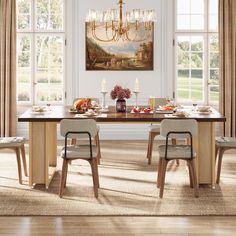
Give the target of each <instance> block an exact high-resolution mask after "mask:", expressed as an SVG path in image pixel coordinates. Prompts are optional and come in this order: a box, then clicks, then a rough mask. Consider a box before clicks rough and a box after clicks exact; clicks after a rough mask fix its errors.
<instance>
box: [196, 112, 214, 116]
mask: <svg viewBox="0 0 236 236" xmlns="http://www.w3.org/2000/svg"><path fill="white" fill-rule="evenodd" d="M197 113H198V114H200V115H209V114H211V113H212V111H197Z"/></svg>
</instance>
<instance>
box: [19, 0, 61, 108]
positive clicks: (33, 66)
mask: <svg viewBox="0 0 236 236" xmlns="http://www.w3.org/2000/svg"><path fill="white" fill-rule="evenodd" d="M64 47H65V30H64V1H63V0H17V100H18V103H29V104H38V103H39V104H40V103H44V102H45V103H46V102H52V103H62V102H63V100H64V96H63V94H64V72H65V67H64V55H65V52H64V51H65V49H64Z"/></svg>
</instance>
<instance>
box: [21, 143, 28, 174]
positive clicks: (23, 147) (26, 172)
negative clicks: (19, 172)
mask: <svg viewBox="0 0 236 236" xmlns="http://www.w3.org/2000/svg"><path fill="white" fill-rule="evenodd" d="M21 156H22V162H23V167H24V173H25V176H28V171H27V164H26V159H25V145H24V144H23V145H22V146H21Z"/></svg>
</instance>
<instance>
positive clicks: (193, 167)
mask: <svg viewBox="0 0 236 236" xmlns="http://www.w3.org/2000/svg"><path fill="white" fill-rule="evenodd" d="M189 167H190V168H191V172H192V176H193V188H194V195H195V197H199V190H198V181H197V174H196V167H195V162H194V160H191V161H189Z"/></svg>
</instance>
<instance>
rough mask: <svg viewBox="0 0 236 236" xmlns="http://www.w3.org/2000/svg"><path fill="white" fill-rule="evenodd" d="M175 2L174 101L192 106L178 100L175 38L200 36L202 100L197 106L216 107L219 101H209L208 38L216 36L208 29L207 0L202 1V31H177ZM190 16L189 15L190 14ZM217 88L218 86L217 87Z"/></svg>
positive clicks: (214, 31) (175, 6) (175, 43)
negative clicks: (201, 49) (201, 41)
mask: <svg viewBox="0 0 236 236" xmlns="http://www.w3.org/2000/svg"><path fill="white" fill-rule="evenodd" d="M177 1H178V0H175V1H174V4H173V5H174V7H173V9H174V17H173V19H174V24H173V25H174V32H173V40H174V43H173V46H174V47H173V48H174V95H175V99H176V100H177V101H178V102H180V103H183V104H190V103H191V104H192V99H191V98H189V99H181V98H178V83H177V81H178V45H177V42H178V40H177V38H178V37H179V36H189V37H191V36H202V37H203V68H202V69H203V89H204V91H203V98H202V101H197V102H198V104H202V105H203V104H211V105H218V103H219V101H218V102H217V101H210V86H211V85H210V51H209V45H210V36H211V35H218V31H217V30H212V29H210V25H209V21H210V10H209V5H210V1H209V0H204V14H203V16H204V29H203V30H193V29H189V30H186V29H185V30H179V29H177V19H178V14H177ZM190 15H191V14H190ZM218 69H219V68H218ZM218 87H219V85H218Z"/></svg>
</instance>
